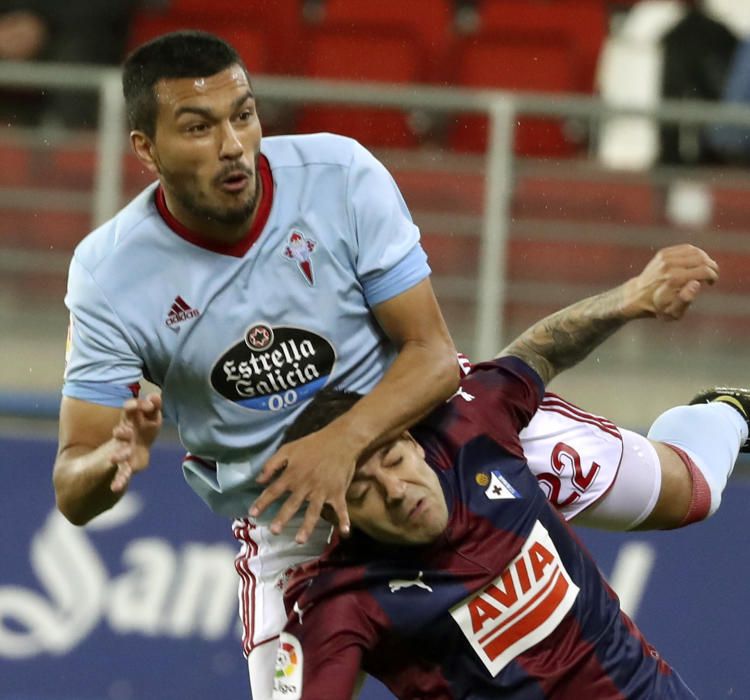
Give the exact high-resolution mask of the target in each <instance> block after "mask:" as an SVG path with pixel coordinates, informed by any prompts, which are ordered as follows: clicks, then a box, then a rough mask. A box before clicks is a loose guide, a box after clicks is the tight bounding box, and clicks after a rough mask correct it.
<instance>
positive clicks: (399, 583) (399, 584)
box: [388, 571, 432, 593]
mask: <svg viewBox="0 0 750 700" xmlns="http://www.w3.org/2000/svg"><path fill="white" fill-rule="evenodd" d="M422 575H423V572H422V571H420V572H419V573H418V574H417V578H414V579H403V578H396V579H393V581H389V582H388V588H390V589H391V593H395V592H396V591H400V590H401V589H402V588H409V587H410V586H416V587H417V588H424V590H426V591H427V592H428V593H432V588H431V587H430V586H428V585H427V584H426V583H425V582H424V581H423V580H422Z"/></svg>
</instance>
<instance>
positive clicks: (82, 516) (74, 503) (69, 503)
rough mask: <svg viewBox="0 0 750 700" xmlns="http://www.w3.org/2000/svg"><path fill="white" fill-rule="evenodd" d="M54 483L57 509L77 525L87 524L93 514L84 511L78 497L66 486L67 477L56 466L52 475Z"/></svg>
mask: <svg viewBox="0 0 750 700" xmlns="http://www.w3.org/2000/svg"><path fill="white" fill-rule="evenodd" d="M52 485H53V487H54V489H55V505H56V506H57V510H59V511H60V513H61V514H62V515H63V516H64V517H65V519H66V520H67V521H68V522H69V523H70V524H71V525H75V526H77V527H81V526H82V525H86V523H88V522H89V520H91V517H92V516H91V515H90V514H88V513H86V512H84V509H83V508H82V507H81V505H80V503H79V502H78V499H75V498H73V497H72V496H71V494H70V491H69V489H68V488H67V487H66V482H65V478H64V477H63V476H62V475H61V473H60V471H59V470H58V469H57V468H56V469H55V472H54V474H53V476H52Z"/></svg>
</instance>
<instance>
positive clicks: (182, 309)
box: [165, 296, 201, 333]
mask: <svg viewBox="0 0 750 700" xmlns="http://www.w3.org/2000/svg"><path fill="white" fill-rule="evenodd" d="M200 315H201V312H200V311H198V309H193V308H191V307H190V304H188V303H187V302H186V301H185V300H184V299H183V298H182V297H181V296H177V297H175V299H174V301H173V302H172V308H171V309H170V310H169V314H168V315H167V320H166V321H165V323H166V324H167V328H169V330H171V331H174V332H175V333H179V332H180V328H179V324H180V323H182V322H183V321H189V320H190V319H191V318H197V317H198V316H200Z"/></svg>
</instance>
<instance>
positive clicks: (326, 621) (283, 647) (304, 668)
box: [273, 594, 374, 700]
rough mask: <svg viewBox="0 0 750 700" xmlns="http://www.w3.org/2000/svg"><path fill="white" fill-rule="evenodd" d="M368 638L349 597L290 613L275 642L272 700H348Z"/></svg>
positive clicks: (369, 630) (369, 631) (371, 641)
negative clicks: (276, 644)
mask: <svg viewBox="0 0 750 700" xmlns="http://www.w3.org/2000/svg"><path fill="white" fill-rule="evenodd" d="M373 634H374V630H373V628H372V627H371V626H370V625H368V624H367V623H366V622H365V621H364V620H363V619H362V614H361V611H360V609H359V605H358V603H357V598H356V596H355V595H352V594H338V595H333V596H331V597H330V598H325V599H323V600H321V601H318V602H316V603H314V604H313V605H311V606H310V607H304V606H303V607H302V609H301V610H300V611H299V612H292V613H291V615H290V616H289V620H288V621H287V624H286V626H285V628H284V632H282V634H281V637H280V640H279V654H278V657H277V662H276V671H275V674H274V675H275V681H274V695H273V700H282V699H284V700H289V698H311V699H313V698H314V699H318V698H321V699H322V698H325V699H326V700H351V698H353V697H355V692H354V691H355V688H356V685H357V677H358V675H359V672H360V668H361V665H362V656H363V654H364V652H365V650H366V649H368V648H369V647H371V646H372V645H373V644H374V639H372V638H371V637H372V636H373ZM290 660H292V661H293V663H292V662H290ZM284 686H286V687H284ZM295 693H298V694H295Z"/></svg>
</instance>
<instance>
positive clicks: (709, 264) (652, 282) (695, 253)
mask: <svg viewBox="0 0 750 700" xmlns="http://www.w3.org/2000/svg"><path fill="white" fill-rule="evenodd" d="M718 279H719V266H718V264H717V263H716V262H715V261H714V260H713V259H712V258H710V257H709V255H708V254H707V253H706V252H705V251H703V250H701V249H700V248H697V247H696V246H694V245H690V244H681V245H676V246H671V247H669V248H663V249H662V250H660V251H659V252H658V253H657V254H656V255H655V256H654V257H653V258H652V259H651V260H650V261H649V263H648V264H647V265H646V267H645V268H644V269H643V272H641V273H640V274H639V275H638V276H637V277H634V278H633V279H632V280H630V281H629V282H627V283H626V285H625V302H624V303H625V307H626V309H627V310H629V311H630V312H631V313H632V315H633V316H653V317H655V318H658V319H661V320H664V321H673V320H677V319H679V318H682V316H683V315H684V314H685V312H686V311H687V309H688V308H689V306H690V304H692V303H693V301H695V299H696V298H697V296H698V295H699V294H700V292H701V290H702V289H703V287H704V286H706V285H711V284H714V282H716V280H718Z"/></svg>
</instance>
